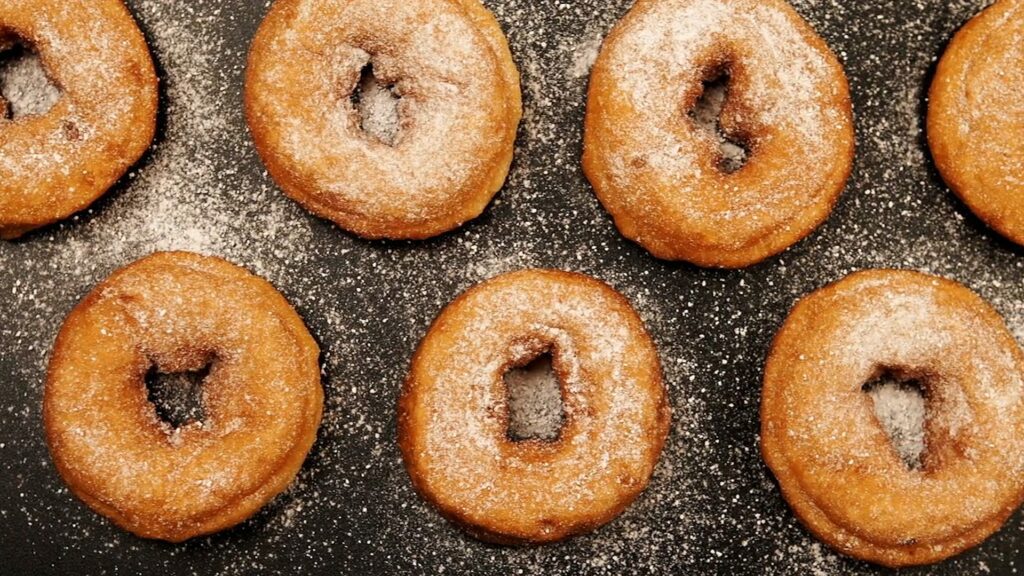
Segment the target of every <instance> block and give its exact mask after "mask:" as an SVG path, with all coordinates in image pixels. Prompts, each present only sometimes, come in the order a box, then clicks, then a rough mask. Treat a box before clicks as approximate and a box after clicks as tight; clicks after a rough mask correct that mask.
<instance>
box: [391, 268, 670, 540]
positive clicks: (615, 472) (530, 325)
mask: <svg viewBox="0 0 1024 576" xmlns="http://www.w3.org/2000/svg"><path fill="white" fill-rule="evenodd" d="M544 352H551V353H552V357H553V366H554V370H555V372H556V374H557V376H558V378H559V381H560V385H561V393H562V398H563V403H564V412H565V413H564V421H563V426H562V429H561V432H560V434H559V436H558V438H557V439H556V440H554V441H550V442H548V441H542V440H536V439H534V440H524V441H513V440H510V439H509V437H508V436H507V428H508V423H509V415H508V408H507V405H506V400H505V386H504V384H503V380H502V376H503V374H504V373H505V372H507V371H508V370H509V369H511V368H513V367H516V366H521V365H524V364H526V363H528V362H530V361H531V360H532V359H534V358H536V357H537V356H538V355H540V354H542V353H544ZM669 420H670V411H669V408H668V404H667V400H666V395H665V388H664V386H663V385H662V381H661V368H660V364H659V361H658V354H657V350H656V349H655V347H654V344H653V343H652V342H651V339H650V337H649V336H648V335H647V331H646V330H645V329H644V326H643V324H642V322H641V320H640V318H639V317H637V315H636V313H635V312H634V311H633V309H632V308H631V307H630V305H629V303H628V302H626V300H625V299H624V298H623V297H622V296H621V295H619V294H618V293H617V292H615V291H614V290H612V289H611V288H609V287H608V286H607V285H605V284H603V283H601V282H598V281H597V280H594V279H592V278H589V277H586V276H583V275H580V274H572V273H568V272H559V271H547V270H526V271H521V272H515V273H512V274H505V275H503V276H499V277H497V278H494V279H491V280H489V281H487V282H484V283H482V284H479V285H477V286H475V287H473V288H472V289H470V290H468V291H467V292H465V293H464V294H462V295H461V296H459V298H458V299H456V300H455V301H454V302H453V303H451V304H450V305H448V306H447V307H446V308H445V309H444V311H443V312H442V313H441V315H440V316H439V317H438V318H437V320H436V321H435V322H434V324H433V326H431V328H430V331H429V333H428V334H427V336H426V337H425V338H424V339H423V341H422V343H421V344H420V346H419V349H418V350H417V351H416V355H415V357H414V358H413V362H412V367H411V368H410V371H409V377H408V379H407V380H406V383H405V386H404V388H403V390H402V396H401V400H400V401H399V418H398V437H399V445H400V447H401V449H402V455H403V457H404V460H405V465H406V468H407V469H408V471H409V475H410V476H411V477H412V481H413V484H414V485H415V486H416V488H417V490H418V491H419V492H420V494H422V495H423V497H424V498H426V499H427V500H428V501H430V502H431V503H433V504H434V505H435V506H436V507H437V508H438V509H439V510H440V512H441V513H442V514H443V515H444V516H445V517H447V518H449V519H450V520H452V521H454V522H456V523H457V524H459V525H461V526H463V527H464V528H466V529H467V530H468V531H469V532H470V533H472V534H473V535H475V536H477V537H478V538H482V539H484V540H489V541H493V542H498V543H506V544H526V543H544V542H552V541H555V540H560V539H562V538H566V537H568V536H571V535H573V534H579V533H582V532H586V531H589V530H592V529H594V528H597V527H598V526H601V525H603V524H605V523H606V522H608V521H610V520H611V519H613V518H614V517H615V516H617V515H618V514H619V513H621V512H622V510H623V509H625V508H626V506H628V505H629V503H630V502H632V501H633V499H634V498H636V496H637V495H638V494H639V493H640V492H641V491H642V490H643V489H644V487H645V486H646V485H647V482H648V479H649V478H650V476H651V472H652V470H653V469H654V465H655V463H656V462H657V460H658V456H659V455H660V453H661V449H662V446H663V444H664V442H665V437H666V435H667V433H668V427H669Z"/></svg>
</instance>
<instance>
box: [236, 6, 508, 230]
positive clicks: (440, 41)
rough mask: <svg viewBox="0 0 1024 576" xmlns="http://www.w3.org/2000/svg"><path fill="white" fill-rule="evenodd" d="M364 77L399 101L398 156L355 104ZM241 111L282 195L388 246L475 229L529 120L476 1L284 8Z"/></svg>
mask: <svg viewBox="0 0 1024 576" xmlns="http://www.w3.org/2000/svg"><path fill="white" fill-rule="evenodd" d="M367 66H372V70H373V73H374V75H375V77H376V79H377V81H378V83H379V84H381V85H391V86H393V90H394V93H395V94H397V95H398V97H399V98H400V100H399V102H398V111H397V114H398V120H397V122H398V125H397V126H393V127H392V129H393V130H394V131H396V136H395V139H394V141H393V142H391V143H390V144H389V143H385V142H384V141H381V140H380V139H378V138H375V137H374V136H373V135H371V134H369V133H367V132H365V131H364V130H363V129H362V128H361V124H360V114H359V113H358V112H357V111H356V109H355V107H354V106H353V105H352V104H351V102H350V99H351V98H352V95H353V94H354V93H355V91H356V89H357V85H358V84H359V81H360V78H361V74H362V71H363V70H364V69H365V68H366V67H367ZM245 109H246V117H247V118H248V121H249V127H250V130H251V131H252V135H253V140H254V142H255V144H256V149H257V151H258V152H259V154H260V156H261V157H262V159H263V161H264V163H265V164H266V166H267V169H268V170H269V172H270V175H271V176H272V177H273V178H274V180H275V181H276V182H277V183H278V185H279V186H281V188H282V189H283V191H284V193H285V194H287V195H288V196H290V197H291V198H293V199H294V200H296V201H298V202H299V203H300V204H302V205H303V206H305V207H306V208H307V209H309V210H310V211H312V212H314V213H315V214H317V215H319V216H322V217H324V218H328V219H330V220H333V221H334V222H335V223H336V224H338V225H339V226H341V227H342V228H344V229H346V230H348V231H350V232H352V233H354V234H357V235H359V236H362V237H365V238H390V239H423V238H429V237H431V236H436V235H438V234H441V233H444V232H447V231H449V230H452V229H454V228H457V227H459V226H461V225H462V224H463V223H464V222H466V221H468V220H471V219H473V218H476V217H477V216H479V215H480V213H481V212H483V210H484V208H486V206H487V204H488V203H489V202H490V200H491V198H493V197H494V195H495V193H497V191H498V190H499V189H500V188H501V187H502V185H503V184H504V182H505V177H506V176H507V175H508V170H509V166H510V164H511V162H512V153H513V147H514V144H515V135H516V129H517V126H518V124H519V118H520V116H521V114H522V104H521V101H520V91H519V73H518V71H517V70H516V67H515V64H514V63H513V62H512V56H511V54H510V53H509V49H508V43H507V42H506V40H505V36H504V34H503V33H502V31H501V28H500V27H499V26H498V23H497V21H496V20H495V19H494V16H493V15H491V13H490V12H488V11H487V9H486V8H484V6H483V5H482V4H480V2H479V0H420V1H418V2H406V1H404V0H277V1H276V2H275V3H274V5H273V6H272V7H271V9H270V13H269V14H268V15H267V17H266V19H265V20H264V21H263V24H262V25H261V26H260V29H259V32H258V33H257V34H256V38H255V40H254V41H253V44H252V48H251V51H250V53H249V65H248V70H247V73H246V82H245ZM377 120H378V121H379V120H380V119H377Z"/></svg>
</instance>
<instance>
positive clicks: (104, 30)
mask: <svg viewBox="0 0 1024 576" xmlns="http://www.w3.org/2000/svg"><path fill="white" fill-rule="evenodd" d="M0 28H2V29H3V31H4V32H3V35H4V38H2V39H0V42H2V41H3V40H6V41H7V42H6V43H5V45H6V46H13V45H15V44H22V45H26V46H32V47H33V49H35V50H37V51H38V53H39V56H40V59H41V62H42V64H44V67H45V74H46V75H47V76H48V77H49V78H50V80H51V81H52V83H53V84H54V85H55V86H58V87H59V88H60V97H59V98H57V99H56V101H55V102H53V105H52V106H50V108H49V109H48V110H47V111H46V113H45V114H33V112H38V111H39V110H41V109H42V108H44V107H45V105H46V104H49V101H50V99H51V98H52V97H53V94H52V93H51V92H50V91H48V90H46V89H44V90H43V91H42V93H40V94H36V93H35V90H31V91H28V92H26V93H23V92H21V91H20V90H17V89H15V90H14V92H15V93H14V94H13V95H12V96H14V97H17V99H18V100H19V104H25V105H27V109H26V110H25V111H24V112H25V113H26V114H27V115H25V116H21V112H23V111H21V110H20V109H19V108H18V107H16V108H15V109H14V110H7V112H8V113H10V112H12V111H13V112H14V113H15V114H18V115H19V118H18V119H17V121H11V120H5V119H3V118H0V238H12V237H17V236H20V235H21V234H24V233H25V232H27V231H28V230H32V229H34V228H38V227H40V226H44V225H46V224H50V223H52V222H55V221H57V220H60V219H62V218H64V217H66V216H69V215H70V214H72V213H74V212H77V211H79V210H81V209H83V208H85V207H86V206H88V205H89V204H91V203H92V202H93V201H94V200H95V199H96V198H98V197H99V196H101V195H102V194H104V193H105V192H106V191H107V190H108V189H109V188H110V187H111V186H112V185H113V184H114V183H115V182H116V181H117V180H118V179H119V178H120V177H121V176H123V175H124V173H125V172H126V171H127V170H128V168H129V167H130V166H131V165H132V164H134V163H135V162H136V161H137V160H138V159H139V158H140V157H141V156H142V154H143V153H144V152H145V150H146V149H147V148H148V146H149V144H150V142H151V141H152V138H153V135H154V134H155V130H156V115H157V111H156V107H157V79H156V74H155V72H154V69H153V63H152V61H151V59H150V56H149V52H148V50H147V47H146V43H145V40H144V39H143V37H142V34H141V32H140V31H139V30H138V27H137V26H136V24H135V22H134V20H133V19H132V17H131V15H130V14H129V13H128V11H127V9H126V8H125V6H124V4H123V3H122V2H121V1H120V0H97V1H94V2H71V3H68V2H64V1H62V0H41V1H38V2H33V3H32V4H31V6H25V5H24V4H23V3H20V2H14V3H11V2H6V3H3V2H0ZM39 73H40V71H39V70H38V67H35V66H33V65H32V63H31V60H30V61H29V62H27V63H25V66H24V67H23V66H22V65H17V66H15V67H14V68H13V69H9V70H8V72H7V74H6V77H7V80H15V81H16V82H15V85H16V86H15V87H17V85H21V83H22V82H23V81H25V80H30V78H29V77H35V79H38V77H37V76H38V74H39ZM29 84H34V82H29Z"/></svg>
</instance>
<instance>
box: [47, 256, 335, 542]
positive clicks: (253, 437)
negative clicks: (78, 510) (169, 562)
mask: <svg viewBox="0 0 1024 576" xmlns="http://www.w3.org/2000/svg"><path fill="white" fill-rule="evenodd" d="M211 360H212V362H213V364H212V365H211V366H212V368H211V370H210V373H209V375H208V376H207V378H206V380H205V381H204V385H203V405H204V419H203V421H202V422H193V423H189V424H186V425H183V426H181V427H179V428H177V429H172V428H171V427H170V426H169V425H168V424H167V423H165V422H163V421H161V420H160V419H159V418H158V417H157V415H156V412H155V411H154V408H153V406H152V404H150V403H149V401H148V399H147V391H146V385H145V383H144V376H145V374H146V372H147V371H148V370H150V368H151V367H155V368H157V369H159V370H161V371H164V372H184V371H193V370H197V369H199V368H201V367H202V366H204V365H205V364H206V363H208V362H210V361H211ZM322 406H323V391H322V389H321V387H320V369H319V348H318V347H317V345H316V342H315V341H314V340H313V338H312V337H311V336H310V335H309V332H308V331H307V330H306V327H305V325H304V324H303V322H302V319H301V318H299V316H298V315H297V314H296V313H295V311H294V310H293V309H292V308H291V306H290V305H289V304H288V302H287V301H286V300H285V299H284V298H283V297H282V296H281V295H280V294H279V293H278V292H277V291H276V290H275V289H274V288H273V287H272V286H271V285H270V284H268V283H266V282H265V281H264V280H262V279H260V278H257V277H256V276H253V275H252V274H249V273H248V272H246V271H245V270H243V269H241V268H238V267H237V266H234V265H232V264H230V263H228V262H226V261H224V260H221V259H218V258H212V257H205V256H199V255H196V254H190V253H185V252H169V253H156V254H153V255H151V256H149V257H147V258H144V259H142V260H139V261H138V262H135V263H133V264H131V265H129V266H127V267H125V268H122V269H121V270H118V271H117V272H115V273H114V274H113V275H112V276H111V277H110V278H108V279H107V280H106V281H104V282H102V283H100V284H99V285H98V286H97V287H96V288H95V289H94V290H93V291H92V292H91V293H90V294H89V295H88V296H86V298H85V299H84V300H83V301H82V302H81V303H80V304H79V305H78V306H76V307H75V309H74V310H73V311H72V312H71V314H70V315H68V317H67V319H66V320H65V322H64V325H63V327H62V328H61V331H60V334H59V335H58V337H57V341H56V344H55V345H54V350H53V355H52V357H51V360H50V366H49V371H48V376H47V382H46V388H45V392H44V396H43V418H44V425H45V429H46V439H47V444H48V445H49V448H50V453H51V455H52V457H53V461H54V464H55V465H56V467H57V470H58V471H59V472H60V474H61V476H62V477H63V478H64V480H65V481H66V482H67V484H68V487H69V488H70V489H71V491H72V492H73V493H74V494H75V495H76V496H78V497H79V498H80V499H81V500H82V501H83V502H85V503H86V504H88V505H89V507H91V508H92V509H94V510H96V511H97V512H99V513H101V514H103V515H104V516H106V517H108V518H109V519H110V520H112V521H113V522H114V523H116V524H117V525H119V526H121V527H122V528H124V529H126V530H129V531H131V532H133V533H135V534H137V535H139V536H142V537H146V538H157V539H162V540H168V541H171V542H180V541H183V540H186V539H188V538H192V537H194V536H198V535H201V534H209V533H212V532H216V531H219V530H222V529H224V528H228V527H230V526H233V525H235V524H238V523H239V522H241V521H243V520H245V519H246V518H248V517H249V516H251V515H252V514H254V513H255V512H256V511H257V510H258V509H259V508H260V507H262V506H263V505H264V504H265V503H266V502H268V501H269V500H270V499H271V498H273V497H274V496H275V495H277V494H278V493H280V492H281V491H282V490H283V489H284V488H285V487H286V486H287V485H288V484H289V483H290V482H291V481H292V479H293V478H294V477H295V475H296V473H297V472H298V470H299V468H300V467H301V465H302V462H303V461H304V459H305V457H306V454H307V452H308V451H309V449H310V447H311V446H312V445H313V442H314V440H315V439H316V432H317V428H318V427H319V423H320V416H321V413H322Z"/></svg>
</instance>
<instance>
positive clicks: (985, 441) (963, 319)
mask: <svg viewBox="0 0 1024 576" xmlns="http://www.w3.org/2000/svg"><path fill="white" fill-rule="evenodd" d="M884 372H889V373H895V374H900V375H902V376H904V377H907V378H911V379H914V380H917V381H919V382H920V383H921V384H922V386H923V387H924V391H925V396H926V403H927V404H926V405H927V420H926V425H925V452H924V454H923V460H922V464H923V467H922V468H921V469H914V468H910V467H908V466H907V465H905V464H904V463H903V461H902V460H901V459H900V457H899V455H898V454H897V453H896V450H895V449H894V448H893V445H892V443H891V442H890V441H889V438H888V436H887V435H886V433H885V431H884V430H883V429H882V426H881V424H880V422H879V420H878V418H877V417H876V415H875V412H874V407H873V404H872V401H871V399H870V398H869V397H868V395H867V394H865V393H864V392H863V391H862V386H863V385H864V384H865V383H867V382H870V381H872V380H874V379H875V378H877V377H878V376H879V375H881V374H882V373H884ZM761 436H762V438H761V448H762V452H763V454H764V458H765V461H766V462H767V463H768V466H769V467H770V468H771V469H772V471H773V472H774V473H775V476H776V478H778V480H779V485H780V486H781V488H782V493H783V495H784V496H785V497H786V500H787V501H788V502H789V504H790V506H792V508H793V511H794V512H795V513H796V515H797V517H798V518H799V519H800V520H801V521H802V522H803V523H804V525H806V526H807V528H808V529H810V531H811V532H813V533H814V534H815V535H816V536H817V537H818V538H820V539H821V540H823V541H824V542H826V543H827V544H829V545H830V546H832V547H833V548H835V549H836V550H838V551H840V552H843V553H845V554H849V555H851V556H854V557H857V558H860V559H863V560H868V561H871V562H876V563H879V564H884V565H886V566H890V567H899V566H909V565H919V564H929V563H932V562H938V561H940V560H943V559H945V558H948V557H950V556H953V555H954V554H958V553H960V552H962V551H964V550H966V549H968V548H970V547H973V546H975V545H977V544H978V543H980V542H982V541H983V540H984V539H985V538H987V537H988V536H989V535H991V534H992V533H993V532H995V531H996V530H998V529H999V528H1000V527H1001V526H1002V525H1003V522H1005V521H1006V519H1007V518H1008V517H1009V516H1010V515H1011V514H1012V513H1013V511H1014V510H1015V509H1016V508H1017V507H1018V506H1019V505H1020V504H1021V501H1022V500H1024V354H1022V353H1021V350H1020V348H1019V347H1018V345H1017V342H1016V341H1015V340H1014V338H1013V335H1012V334H1010V332H1009V330H1007V328H1006V325H1005V324H1004V323H1003V320H1002V318H1000V317H999V315H998V313H996V312H995V311H994V310H993V309H992V307H991V306H989V305H988V304H987V303H986V302H985V301H984V300H982V299H981V298H980V297H978V296H977V295H976V294H974V293H973V292H971V291H970V290H968V289H967V288H965V287H964V286H962V285H960V284H957V283H955V282H952V281H949V280H943V279H940V278H936V277H933V276H926V275H924V274H919V273H915V272H897V271H887V270H873V271H866V272H860V273H857V274H853V275H851V276H849V277H847V278H845V279H843V280H841V281H839V282H837V283H835V284H832V285H831V286H828V287H826V288H824V289H822V290H820V291H818V292H815V293H814V294H811V295H810V296H808V297H806V298H804V299H803V300H801V301H800V302H799V303H798V304H797V305H796V307H795V308H794V309H793V311H792V313H791V314H790V315H789V318H787V319H786V322H785V324H784V325H783V327H782V329H781V330H780V331H779V333H778V335H777V336H776V337H775V343H774V345H773V346H772V350H771V353H770V355H769V357H768V362H767V365H766V366H765V374H764V391H763V396H762V404H761Z"/></svg>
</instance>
